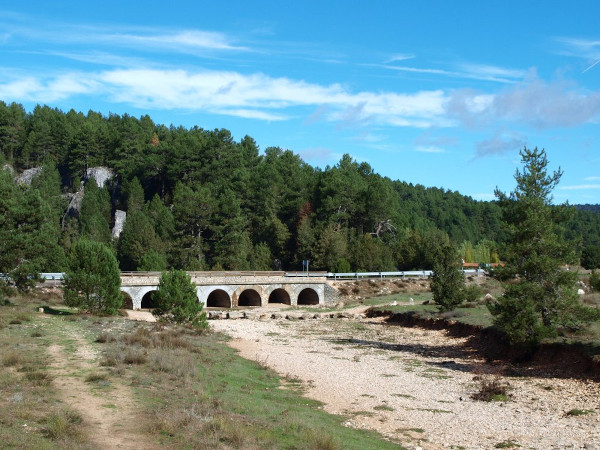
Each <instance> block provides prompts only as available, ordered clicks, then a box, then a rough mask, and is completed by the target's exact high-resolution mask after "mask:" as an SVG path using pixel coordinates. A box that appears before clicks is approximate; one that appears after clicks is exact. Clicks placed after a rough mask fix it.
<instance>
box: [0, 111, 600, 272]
mask: <svg viewBox="0 0 600 450" xmlns="http://www.w3.org/2000/svg"><path fill="white" fill-rule="evenodd" d="M0 162H1V163H2V164H1V165H2V166H4V165H5V164H8V166H7V167H8V168H7V169H6V170H2V171H0V172H2V173H1V174H0V189H1V190H2V192H4V195H3V196H2V198H0V209H1V210H2V211H9V210H10V212H9V213H7V215H3V216H2V217H1V218H0V220H2V221H4V222H3V224H0V225H3V227H0V228H3V229H0V234H2V233H4V234H2V236H4V235H5V236H6V239H5V240H3V241H0V270H1V271H2V272H6V273H8V272H14V273H15V276H16V275H17V273H16V272H15V270H17V269H18V270H19V271H21V272H22V273H25V274H27V273H34V272H35V271H48V270H57V271H60V270H64V269H65V268H66V259H65V258H64V256H61V254H64V253H68V252H69V250H70V248H71V246H72V245H73V244H74V243H75V242H77V240H78V239H79V238H80V237H84V238H86V239H88V240H94V241H97V242H102V243H104V244H106V245H108V246H110V247H112V248H114V249H116V254H117V257H118V261H119V266H120V267H121V269H123V270H136V269H143V268H152V269H157V270H163V269H168V268H176V269H186V270H210V269H215V268H220V269H239V270H241V269H253V268H257V267H260V268H263V269H286V270H294V269H296V270H299V269H301V268H302V261H303V260H310V267H311V269H314V270H328V271H336V270H341V269H344V270H352V271H356V270H374V271H378V270H382V271H384V270H392V269H401V270H410V269H430V268H432V267H433V262H434V255H435V254H436V252H437V249H438V248H439V247H440V246H441V245H443V244H444V243H446V242H448V241H450V242H452V243H453V244H455V245H456V246H458V248H459V249H460V252H461V254H460V256H461V258H463V259H465V260H466V261H467V262H479V263H487V262H497V261H499V260H500V259H504V258H505V255H504V254H503V251H504V248H505V247H503V244H504V243H505V242H506V241H507V238H508V234H509V231H508V230H507V229H505V228H503V227H502V226H501V223H502V214H501V209H500V206H499V201H494V202H481V201H475V200H473V199H472V198H470V197H467V196H464V195H461V194H459V193H458V192H453V191H449V190H444V189H440V188H435V187H430V188H426V187H424V186H421V185H413V184H409V183H406V182H404V181H400V180H391V179H389V178H386V177H382V176H380V175H378V174H377V173H375V172H374V171H373V169H372V168H371V167H370V166H369V164H367V163H364V162H362V163H359V162H357V161H355V160H353V159H352V157H350V156H349V155H343V156H342V157H341V159H340V161H339V162H338V163H337V164H335V165H333V166H328V167H326V168H325V169H322V170H321V169H317V168H314V167H311V166H310V165H308V164H306V163H305V162H304V161H303V160H302V159H301V158H300V157H299V156H298V155H296V154H294V153H293V152H292V151H290V150H285V149H282V148H279V147H269V148H266V149H264V150H263V151H261V150H260V149H259V148H258V145H257V144H256V142H255V141H254V140H253V139H252V138H251V137H249V136H244V137H243V138H242V139H241V140H239V141H236V140H234V139H233V137H232V135H231V133H230V132H229V131H228V130H225V129H215V130H205V129H202V128H200V127H197V126H195V127H192V128H184V127H174V126H171V127H167V126H164V125H160V124H155V123H154V122H153V121H152V119H151V118H150V117H148V116H142V117H140V118H135V117H132V116H130V115H127V114H124V115H121V116H120V115H116V114H111V115H109V116H108V117H106V116H103V115H101V114H99V113H96V112H93V111H89V112H88V113H87V114H83V113H79V112H76V111H73V110H71V111H68V112H67V113H64V112H62V111H60V110H58V109H53V108H50V107H47V106H38V107H36V108H35V109H34V110H33V111H31V112H29V113H28V112H26V111H25V110H24V109H23V107H22V106H21V105H18V104H14V103H12V104H6V103H4V102H1V101H0ZM98 165H103V166H106V167H108V168H110V169H112V170H113V171H114V173H115V178H114V179H113V180H112V181H111V182H110V183H108V184H107V185H105V186H104V187H102V188H99V187H98V186H97V185H95V181H94V180H93V179H90V178H89V176H88V174H87V169H89V168H91V167H94V166H98ZM33 167H43V171H42V172H41V175H39V176H37V177H34V180H33V182H32V184H31V185H30V186H29V185H22V186H21V185H17V183H16V182H15V181H14V176H11V175H10V172H9V171H10V170H11V169H10V168H13V169H14V170H15V171H16V172H22V171H24V170H26V169H29V168H33ZM82 186H83V188H84V189H83V191H80V189H81V187H82ZM36 192H37V194H36ZM542 192H543V191H542ZM81 195H83V200H81V208H80V209H79V210H78V213H74V212H73V211H72V210H70V211H69V212H67V205H68V204H69V201H71V200H72V201H74V202H75V200H77V199H78V198H79V197H80V196H81ZM75 203H76V202H75ZM116 210H122V211H126V212H127V219H126V222H125V228H124V230H123V232H122V234H121V237H120V239H115V238H113V237H112V236H111V233H110V230H111V228H112V227H113V225H114V218H115V211H116ZM38 225H39V226H38ZM564 226H565V228H566V236H567V237H571V238H578V237H579V236H581V238H582V239H581V240H580V242H579V243H578V246H577V247H576V250H577V252H578V253H581V252H584V251H585V252H584V255H585V258H586V259H585V261H588V262H589V264H593V261H594V260H595V259H594V255H595V253H594V251H593V250H586V249H588V248H592V247H594V246H595V247H599V246H600V237H599V236H600V214H598V213H597V212H595V210H594V209H593V208H592V209H590V208H588V209H586V210H584V209H582V210H580V211H577V212H576V213H575V215H574V216H573V218H571V219H569V221H567V222H566V223H564ZM26 230H31V232H29V231H26ZM40 242H43V246H42V245H41V244H39V243H40ZM49 255H51V256H49ZM21 279H25V280H26V279H27V276H25V277H21Z"/></svg>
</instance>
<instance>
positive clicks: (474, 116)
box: [447, 73, 600, 129]
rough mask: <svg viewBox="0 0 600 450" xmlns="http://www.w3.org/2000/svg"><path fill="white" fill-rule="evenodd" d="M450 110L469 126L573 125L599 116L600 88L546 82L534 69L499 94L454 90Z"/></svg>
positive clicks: (449, 112) (451, 114) (449, 102)
mask: <svg viewBox="0 0 600 450" xmlns="http://www.w3.org/2000/svg"><path fill="white" fill-rule="evenodd" d="M447 111H448V114H449V115H450V117H455V118H457V119H459V120H461V121H462V122H463V123H464V124H466V125H468V126H478V125H482V124H486V123H490V122H497V121H506V122H510V123H526V124H528V125H530V126H533V127H535V128H539V129H543V128H551V127H572V126H576V125H581V124H584V123H588V122H591V121H593V120H596V119H598V118H600V91H592V92H590V91H587V90H584V89H582V88H580V87H579V86H577V85H576V84H574V83H570V82H567V81H563V80H559V81H554V82H546V81H543V80H541V79H539V78H538V77H537V75H536V74H535V73H532V75H531V76H530V77H529V78H528V79H527V80H526V81H524V82H522V83H519V84H517V85H515V86H513V87H511V88H509V89H505V90H503V91H501V92H499V93H497V94H487V93H483V92H478V91H473V90H457V91H454V92H453V93H452V94H451V95H450V100H449V101H448V105H447Z"/></svg>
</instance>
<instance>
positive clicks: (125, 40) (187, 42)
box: [91, 30, 248, 52]
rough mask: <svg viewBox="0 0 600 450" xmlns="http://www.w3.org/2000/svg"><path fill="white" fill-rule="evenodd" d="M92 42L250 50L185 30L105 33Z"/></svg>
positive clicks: (209, 33) (216, 35) (184, 49)
mask: <svg viewBox="0 0 600 450" xmlns="http://www.w3.org/2000/svg"><path fill="white" fill-rule="evenodd" d="M91 39H92V40H96V41H98V42H104V43H110V44H111V45H115V46H119V47H141V48H144V49H146V50H148V49H170V50H174V51H177V52H192V51H195V50H207V49H209V50H237V51H240V50H244V51H246V50H248V49H247V48H246V47H242V46H236V45H233V43H232V42H231V39H230V38H229V37H228V36H227V35H225V34H223V33H217V32H213V31H203V30H185V31H181V32H166V33H161V32H158V33H148V34H144V33H122V34H120V33H116V34H110V33H103V32H100V33H98V34H96V35H92V37H91Z"/></svg>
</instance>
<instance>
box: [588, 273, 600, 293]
mask: <svg viewBox="0 0 600 450" xmlns="http://www.w3.org/2000/svg"><path fill="white" fill-rule="evenodd" d="M590 287H591V288H592V290H593V291H595V292H600V273H598V272H596V271H595V270H592V273H591V275H590Z"/></svg>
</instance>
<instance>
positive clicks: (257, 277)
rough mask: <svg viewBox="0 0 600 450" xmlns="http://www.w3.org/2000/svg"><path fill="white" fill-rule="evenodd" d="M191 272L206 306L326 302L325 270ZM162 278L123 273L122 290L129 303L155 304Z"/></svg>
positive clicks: (133, 306) (156, 274) (152, 274)
mask: <svg viewBox="0 0 600 450" xmlns="http://www.w3.org/2000/svg"><path fill="white" fill-rule="evenodd" d="M188 275H190V277H191V278H192V283H194V284H195V285H196V295H197V296H198V301H199V302H200V303H203V304H204V306H205V307H218V308H235V307H238V306H266V305H268V304H269V303H283V304H287V305H294V306H295V305H322V304H325V303H326V298H325V295H326V285H327V278H326V277H325V274H322V275H323V276H315V275H313V274H311V276H310V277H308V276H307V277H299V276H294V277H289V276H286V274H285V272H188ZM317 275H320V274H317ZM159 279H160V272H123V273H121V291H122V292H123V293H124V294H125V298H126V300H125V304H126V307H127V308H130V309H140V308H152V307H153V306H154V305H153V303H152V294H153V293H154V292H155V291H156V290H158V282H159Z"/></svg>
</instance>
